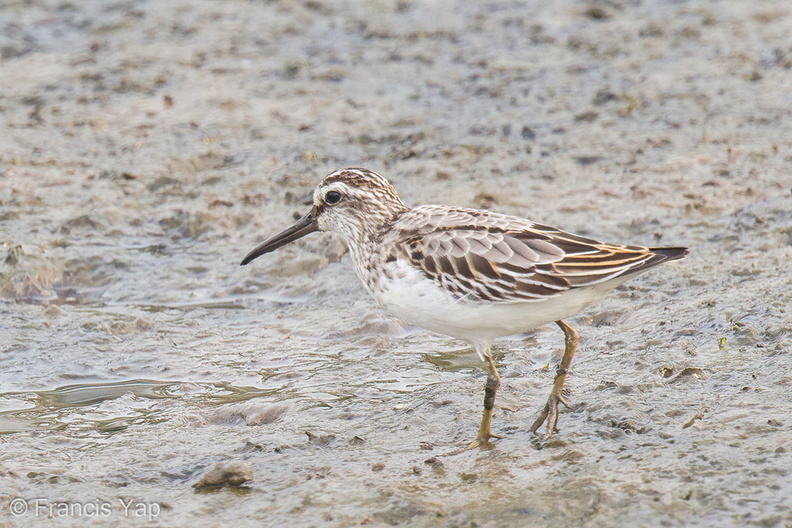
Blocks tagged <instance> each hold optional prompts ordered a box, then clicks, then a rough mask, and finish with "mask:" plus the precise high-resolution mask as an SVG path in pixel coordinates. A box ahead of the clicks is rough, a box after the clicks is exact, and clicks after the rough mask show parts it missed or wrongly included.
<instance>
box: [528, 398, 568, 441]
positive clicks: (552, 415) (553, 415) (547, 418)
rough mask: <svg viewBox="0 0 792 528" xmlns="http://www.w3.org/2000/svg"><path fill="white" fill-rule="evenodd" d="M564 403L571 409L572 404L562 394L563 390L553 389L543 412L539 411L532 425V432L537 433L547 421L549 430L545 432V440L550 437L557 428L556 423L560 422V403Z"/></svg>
mask: <svg viewBox="0 0 792 528" xmlns="http://www.w3.org/2000/svg"><path fill="white" fill-rule="evenodd" d="M559 403H560V404H562V405H563V406H564V407H566V408H567V409H571V408H572V406H571V405H569V403H567V401H566V399H564V396H563V395H562V394H561V391H555V390H554V391H552V392H551V393H550V397H549V398H547V403H545V406H544V409H542V412H540V413H539V417H538V418H537V419H536V421H534V423H533V425H532V426H531V429H530V431H531V432H532V433H536V431H538V430H539V428H540V427H541V426H542V424H543V423H545V422H547V432H546V433H545V434H544V438H543V440H547V439H548V438H550V437H551V436H552V435H553V433H554V432H555V431H557V429H556V424H557V423H558V404H559Z"/></svg>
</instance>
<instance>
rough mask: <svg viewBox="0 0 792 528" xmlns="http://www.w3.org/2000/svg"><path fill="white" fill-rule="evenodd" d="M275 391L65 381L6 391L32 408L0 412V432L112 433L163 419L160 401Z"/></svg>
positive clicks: (235, 398) (203, 400) (216, 399)
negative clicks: (41, 388) (42, 387)
mask: <svg viewBox="0 0 792 528" xmlns="http://www.w3.org/2000/svg"><path fill="white" fill-rule="evenodd" d="M275 392H276V391H274V390H265V389H261V388H258V387H237V386H234V385H231V384H228V383H222V382H205V383H194V382H182V381H158V380H148V379H133V380H124V381H118V382H108V383H81V384H74V385H66V386H63V387H58V388H56V389H53V390H48V391H36V392H7V393H2V394H0V401H2V400H13V401H14V402H15V403H16V404H17V405H20V404H21V402H27V403H29V404H32V406H26V408H24V409H19V408H17V409H11V410H6V411H2V412H0V434H8V433H19V432H24V431H56V430H63V429H66V428H70V429H76V430H79V431H94V432H100V433H113V432H117V431H121V430H124V429H126V428H127V427H129V426H130V425H134V424H137V423H156V422H160V421H165V420H167V419H168V418H167V417H166V416H163V411H164V410H166V409H167V408H168V406H167V405H162V402H163V401H172V402H176V401H188V400H193V401H191V402H190V405H204V406H205V405H213V404H224V403H233V402H240V401H245V400H250V399H252V398H257V397H259V396H272V395H273V394H275Z"/></svg>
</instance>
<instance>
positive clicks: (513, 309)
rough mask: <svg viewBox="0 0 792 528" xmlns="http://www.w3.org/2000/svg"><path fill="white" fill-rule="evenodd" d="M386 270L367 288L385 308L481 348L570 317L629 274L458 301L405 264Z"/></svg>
mask: <svg viewBox="0 0 792 528" xmlns="http://www.w3.org/2000/svg"><path fill="white" fill-rule="evenodd" d="M390 271H391V276H392V278H390V279H389V278H384V277H381V278H380V280H379V281H378V283H377V286H376V287H375V288H374V289H372V290H371V294H372V295H373V296H374V298H375V299H376V300H377V302H379V303H380V304H381V305H382V306H383V307H384V308H385V309H386V310H388V311H389V312H391V313H393V314H394V315H396V316H397V317H399V318H401V319H403V320H404V321H406V322H408V323H411V324H414V325H416V326H420V327H423V328H426V329H427V330H431V331H433V332H437V333H439V334H445V335H448V336H452V337H456V338H458V339H462V340H464V341H467V342H468V343H470V344H471V345H473V346H476V345H479V346H484V347H488V346H489V345H490V344H492V342H493V341H494V340H495V338H497V337H502V336H508V335H512V334H516V333H519V332H525V331H528V330H532V329H534V328H537V327H539V326H542V325H545V324H547V323H551V322H554V321H559V320H561V319H565V318H567V317H571V316H573V315H575V314H576V313H578V312H579V311H580V310H582V309H583V308H584V307H586V306H588V305H589V304H592V303H594V302H596V301H598V300H600V299H601V298H602V297H604V296H605V295H606V294H607V293H608V292H609V291H611V290H612V289H613V288H616V287H617V286H619V285H620V284H621V283H622V282H624V281H626V280H628V279H629V278H630V277H631V276H626V277H619V279H617V280H615V281H609V282H607V283H605V284H600V285H597V286H593V287H588V288H576V289H572V290H568V291H566V292H564V293H562V294H561V295H558V296H557V297H552V298H549V299H545V300H540V301H533V302H528V301H516V302H504V303H492V302H489V303H488V302H465V301H464V300H463V301H460V300H458V299H456V298H455V297H454V296H453V295H452V294H450V293H449V292H447V291H446V290H444V289H443V288H441V287H440V286H438V285H437V284H436V283H435V282H434V281H431V280H429V279H427V278H426V277H425V276H424V275H423V274H422V273H421V272H420V271H418V270H416V269H415V268H413V267H412V266H409V265H405V264H398V263H393V267H391V269H390ZM364 282H365V281H364Z"/></svg>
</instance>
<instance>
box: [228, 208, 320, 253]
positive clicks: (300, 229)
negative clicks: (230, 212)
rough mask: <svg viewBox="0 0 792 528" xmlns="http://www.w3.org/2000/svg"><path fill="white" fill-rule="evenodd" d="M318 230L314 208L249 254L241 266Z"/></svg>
mask: <svg viewBox="0 0 792 528" xmlns="http://www.w3.org/2000/svg"><path fill="white" fill-rule="evenodd" d="M318 229H319V227H318V226H317V225H316V208H313V209H311V212H310V213H308V214H307V215H305V216H303V217H302V218H300V219H299V220H297V223H296V224H294V225H293V226H291V227H290V228H289V229H287V230H285V231H284V232H282V233H280V234H278V235H275V236H274V237H272V238H270V239H269V240H267V241H266V242H263V243H262V244H260V245H259V246H258V247H257V248H256V249H254V250H253V251H251V252H250V253H248V254H247V256H246V257H245V258H244V259H242V262H241V263H240V266H244V265H245V264H247V263H248V262H250V261H252V260H254V259H257V258H258V257H260V256H261V255H264V254H265V253H270V252H271V251H275V250H276V249H278V248H279V247H281V246H285V245H286V244H288V243H289V242H294V241H295V240H297V239H298V238H302V237H304V236H305V235H307V234H308V233H313V232H314V231H317V230H318Z"/></svg>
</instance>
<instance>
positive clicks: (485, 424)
mask: <svg viewBox="0 0 792 528" xmlns="http://www.w3.org/2000/svg"><path fill="white" fill-rule="evenodd" d="M480 354H481V356H482V358H483V359H484V362H485V363H486V364H487V383H486V385H484V412H483V413H482V415H481V425H479V430H478V435H476V439H475V440H473V441H472V442H470V443H469V444H467V445H466V446H465V447H463V448H461V449H457V450H456V451H452V452H451V453H446V454H445V456H449V455H456V454H459V453H462V452H464V451H467V450H469V449H473V448H476V447H485V446H488V445H489V444H490V438H502V437H501V436H498V435H496V434H492V432H491V431H490V425H491V424H492V411H493V409H494V408H495V394H496V393H497V392H498V387H499V386H500V374H498V368H497V367H496V366H495V361H493V360H492V355H491V354H490V352H489V350H487V351H484V352H483V353H480Z"/></svg>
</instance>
